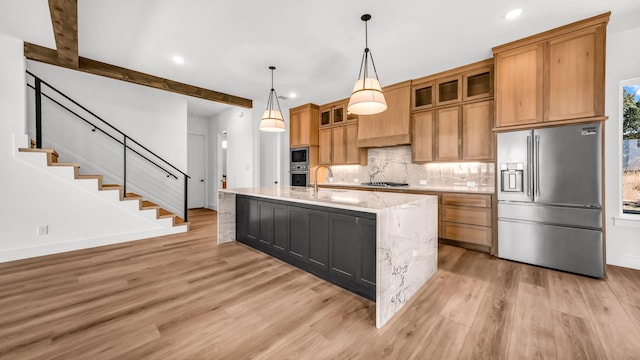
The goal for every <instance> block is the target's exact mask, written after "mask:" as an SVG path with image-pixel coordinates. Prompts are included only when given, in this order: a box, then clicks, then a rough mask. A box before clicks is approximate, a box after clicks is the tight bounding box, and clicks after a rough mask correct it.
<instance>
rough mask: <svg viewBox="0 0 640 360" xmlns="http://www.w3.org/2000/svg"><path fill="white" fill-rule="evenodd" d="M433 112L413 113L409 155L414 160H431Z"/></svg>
mask: <svg viewBox="0 0 640 360" xmlns="http://www.w3.org/2000/svg"><path fill="white" fill-rule="evenodd" d="M434 120H435V119H434V112H433V111H426V112H421V113H417V114H413V134H412V136H413V140H411V157H412V160H413V161H414V162H424V161H433V137H434V130H433V129H434V126H435V121H434Z"/></svg>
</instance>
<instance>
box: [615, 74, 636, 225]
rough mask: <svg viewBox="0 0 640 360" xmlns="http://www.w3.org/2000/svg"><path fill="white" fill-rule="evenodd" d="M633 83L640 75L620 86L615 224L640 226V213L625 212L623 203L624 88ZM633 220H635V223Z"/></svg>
mask: <svg viewBox="0 0 640 360" xmlns="http://www.w3.org/2000/svg"><path fill="white" fill-rule="evenodd" d="M631 85H640V77H638V78H634V79H628V80H623V81H620V84H619V88H618V114H619V116H618V120H619V124H620V126H619V129H618V139H619V143H618V169H617V176H618V185H619V189H618V199H617V203H618V216H617V218H615V219H614V224H615V223H618V224H617V225H623V226H624V225H627V226H633V227H640V214H634V213H625V212H624V209H623V205H622V200H623V194H624V174H623V171H624V167H623V144H624V139H623V133H624V104H623V99H624V88H625V87H626V86H631ZM636 221H637V223H636ZM631 222H633V224H632V223H631Z"/></svg>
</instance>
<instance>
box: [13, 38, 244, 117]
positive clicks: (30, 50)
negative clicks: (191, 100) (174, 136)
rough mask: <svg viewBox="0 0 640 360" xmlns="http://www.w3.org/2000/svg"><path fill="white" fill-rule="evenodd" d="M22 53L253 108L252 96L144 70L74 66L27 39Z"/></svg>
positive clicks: (83, 62)
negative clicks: (158, 75) (194, 84)
mask: <svg viewBox="0 0 640 360" xmlns="http://www.w3.org/2000/svg"><path fill="white" fill-rule="evenodd" d="M24 56H25V57H26V58H27V59H29V60H35V61H40V62H44V63H47V64H51V65H56V66H61V67H66V68H70V69H74V70H79V71H83V72H86V73H89V74H94V75H100V76H104V77H108V78H112V79H116V80H122V81H127V82H130V83H134V84H138V85H144V86H149V87H152V88H155V89H160V90H166V91H171V92H174V93H177V94H182V95H187V96H192V97H197V98H200V99H204V100H209V101H215V102H219V103H223V104H228V105H233V106H240V107H244V108H252V107H253V101H252V100H251V99H245V98H242V97H239V96H234V95H229V94H225V93H221V92H218V91H214V90H209V89H204V88H200V87H197V86H193V85H189V84H185V83H181V82H177V81H173V80H169V79H164V78H161V77H157V76H154V75H149V74H145V73H143V72H139V71H135V70H131V69H126V68H123V67H119V66H115V65H111V64H107V63H103V62H100V61H97V60H92V59H87V58H84V57H81V56H80V57H79V58H78V59H79V61H78V66H77V67H73V66H71V65H69V64H67V63H64V62H61V61H60V59H59V57H58V52H56V51H55V50H53V49H49V48H46V47H42V46H39V45H35V44H31V43H28V42H25V43H24Z"/></svg>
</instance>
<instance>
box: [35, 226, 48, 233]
mask: <svg viewBox="0 0 640 360" xmlns="http://www.w3.org/2000/svg"><path fill="white" fill-rule="evenodd" d="M37 231H38V235H47V234H48V233H49V226H48V225H39V226H38V230H37Z"/></svg>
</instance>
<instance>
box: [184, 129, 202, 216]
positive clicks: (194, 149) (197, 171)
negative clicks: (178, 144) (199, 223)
mask: <svg viewBox="0 0 640 360" xmlns="http://www.w3.org/2000/svg"><path fill="white" fill-rule="evenodd" d="M205 154H206V139H205V136H204V135H200V134H188V137H187V173H188V174H189V176H191V178H190V179H189V181H188V184H189V191H188V197H187V207H188V208H189V209H197V208H203V207H205V198H206V191H205V189H206V180H205V178H206V176H205V174H206V170H205V164H206V162H205Z"/></svg>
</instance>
